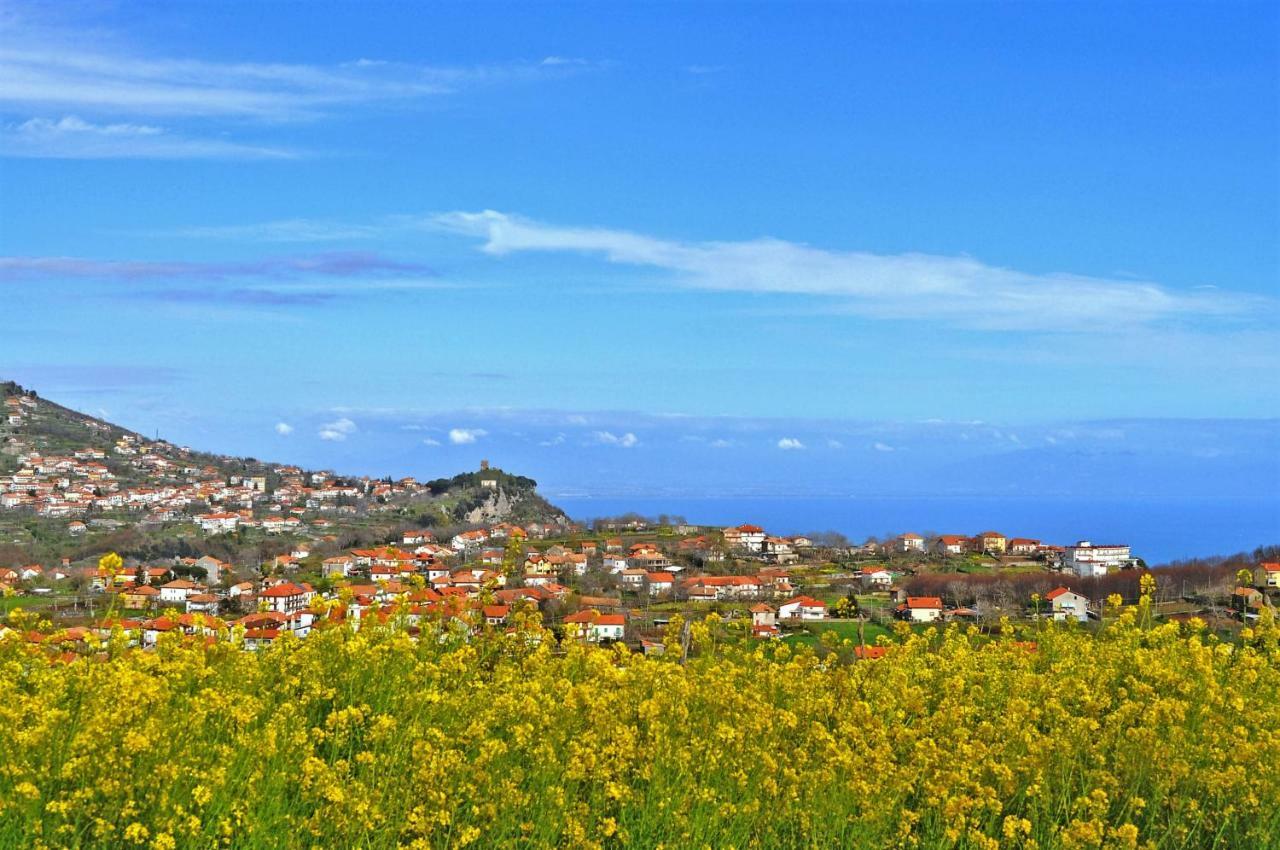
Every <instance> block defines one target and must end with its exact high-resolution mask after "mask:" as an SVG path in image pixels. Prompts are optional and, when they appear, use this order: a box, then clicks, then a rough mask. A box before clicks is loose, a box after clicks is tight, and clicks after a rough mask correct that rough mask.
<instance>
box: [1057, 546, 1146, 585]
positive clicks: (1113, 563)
mask: <svg viewBox="0 0 1280 850" xmlns="http://www.w3.org/2000/svg"><path fill="white" fill-rule="evenodd" d="M1063 564H1064V565H1065V566H1066V568H1067V569H1069V570H1071V571H1072V572H1074V573H1075V574H1076V575H1078V576H1080V577H1081V578H1090V577H1093V576H1105V575H1106V574H1107V572H1108V571H1109V570H1115V569H1121V568H1123V567H1131V566H1134V565H1135V562H1134V559H1133V556H1132V555H1131V554H1130V553H1129V547H1128V546H1123V545H1120V544H1109V545H1094V544H1093V543H1090V542H1089V541H1088V540H1081V541H1080V542H1078V543H1076V545H1074V546H1068V547H1067V549H1066V556H1065V557H1064V559H1063Z"/></svg>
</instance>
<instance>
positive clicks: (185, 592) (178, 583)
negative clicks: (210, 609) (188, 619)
mask: <svg viewBox="0 0 1280 850" xmlns="http://www.w3.org/2000/svg"><path fill="white" fill-rule="evenodd" d="M204 591H205V589H204V587H202V586H201V585H198V584H196V583H195V582H194V581H187V580H186V579H183V578H179V579H174V580H173V581H171V582H169V583H167V584H162V585H160V601H161V602H172V603H185V602H186V601H187V598H188V597H191V596H195V595H196V594H198V593H204Z"/></svg>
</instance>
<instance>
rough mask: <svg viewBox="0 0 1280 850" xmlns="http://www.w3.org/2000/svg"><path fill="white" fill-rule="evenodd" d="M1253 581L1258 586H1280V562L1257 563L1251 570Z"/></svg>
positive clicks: (1271, 587) (1273, 587)
mask: <svg viewBox="0 0 1280 850" xmlns="http://www.w3.org/2000/svg"><path fill="white" fill-rule="evenodd" d="M1253 583H1254V584H1256V585H1257V586H1258V587H1264V588H1270V589H1275V588H1280V563H1266V564H1258V567H1257V569H1255V570H1254V571H1253Z"/></svg>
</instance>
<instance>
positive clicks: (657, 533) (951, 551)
mask: <svg viewBox="0 0 1280 850" xmlns="http://www.w3.org/2000/svg"><path fill="white" fill-rule="evenodd" d="M600 525H601V526H602V527H612V526H611V525H610V524H608V523H604V524H600ZM203 533H205V534H208V535H218V534H226V533H229V531H227V530H223V529H219V528H209V529H205V530H204V531H203ZM547 535H548V532H547V530H546V529H541V528H539V529H535V530H533V531H531V530H530V529H527V528H525V527H522V526H519V525H515V524H512V523H495V524H492V525H488V526H483V527H480V528H473V529H467V530H465V531H461V532H458V533H457V534H455V535H453V536H452V537H450V538H448V539H437V537H436V535H435V533H434V532H432V531H431V530H428V529H404V530H402V531H401V532H400V533H399V534H397V535H396V538H395V539H394V540H389V541H386V542H385V543H384V544H383V545H379V546H374V547H368V548H351V549H345V550H341V551H328V550H326V549H325V546H324V543H323V541H318V542H320V545H319V546H316V547H312V546H311V545H309V544H306V543H300V544H298V548H296V549H294V550H293V551H291V552H290V553H288V554H283V555H280V556H277V557H275V558H273V559H271V560H270V561H268V562H265V563H258V564H233V563H228V562H225V561H222V560H220V559H218V558H216V557H212V556H202V557H199V558H177V559H171V560H169V561H150V562H145V563H144V562H138V561H136V560H135V559H124V558H120V557H119V556H117V555H113V554H111V553H107V554H105V555H104V556H103V557H101V558H100V559H98V561H96V562H93V561H90V562H89V563H72V562H70V560H66V561H64V562H62V563H59V564H53V565H47V564H18V565H13V566H6V567H2V568H0V592H2V593H3V594H5V596H6V597H8V598H10V599H11V600H21V599H23V598H29V600H30V602H31V603H35V604H36V606H37V607H38V606H39V605H40V603H41V602H44V601H46V600H47V599H49V598H56V596H57V594H58V593H59V590H60V589H65V588H68V587H77V588H80V589H81V591H82V593H81V594H80V595H79V596H77V597H76V601H75V602H74V603H73V604H71V605H65V604H64V607H63V608H62V610H61V612H59V611H58V610H57V609H56V608H48V609H47V613H48V614H49V616H56V617H59V618H60V622H61V624H63V625H66V626H71V627H79V628H81V629H89V630H97V631H99V632H102V633H104V634H105V633H107V632H109V631H110V630H111V629H112V628H114V627H117V626H118V627H120V628H123V629H125V630H126V631H127V632H129V633H130V634H132V635H134V636H135V640H136V641H137V642H138V643H139V644H140V645H142V646H151V645H154V643H155V642H156V641H157V640H158V639H159V637H160V636H161V635H163V634H165V633H168V632H182V633H186V634H198V635H206V636H211V637H212V636H216V635H223V636H228V637H230V636H232V635H235V636H237V637H236V639H237V640H240V641H242V642H243V645H244V647H245V648H247V649H256V648H260V647H262V646H264V645H267V644H270V643H271V642H273V641H275V640H278V639H280V638H281V637H283V636H285V635H290V636H293V637H298V638H302V637H306V636H307V634H308V633H309V632H310V631H311V630H312V629H313V628H316V627H318V626H321V625H327V624H333V623H335V622H348V623H352V624H355V623H359V622H360V621H361V620H363V619H365V618H368V617H376V618H379V619H382V620H385V619H387V618H389V617H393V616H394V617H402V618H403V622H404V623H405V624H406V625H407V626H408V627H409V628H413V629H416V628H417V627H418V626H419V624H420V622H421V621H423V620H426V619H432V620H435V621H445V622H448V623H452V624H456V627H457V628H459V629H461V630H475V629H484V628H503V629H511V628H516V627H517V626H518V624H519V623H521V622H528V621H529V617H530V616H536V618H537V621H539V622H542V623H544V624H547V625H551V626H552V627H553V628H556V629H557V630H558V631H559V632H560V633H561V634H562V635H563V636H564V637H565V638H566V639H577V640H583V641H587V642H591V643H608V642H615V641H627V642H629V643H632V644H634V645H635V647H636V648H638V649H644V650H646V651H654V650H659V651H660V649H661V646H662V644H661V636H662V633H663V629H664V627H665V626H667V625H668V624H669V623H670V622H671V620H672V619H673V617H675V616H677V615H678V616H680V617H682V618H686V619H694V618H698V617H703V616H706V615H708V614H710V613H712V612H715V613H717V615H719V616H722V617H727V618H729V619H730V620H733V619H737V620H739V621H740V622H741V623H742V628H743V631H744V634H749V635H750V636H751V637H753V638H758V639H783V638H787V637H794V636H799V637H804V636H806V635H811V634H812V628H813V627H814V626H815V625H816V624H836V623H848V622H862V623H873V624H885V623H888V622H891V621H893V620H901V621H905V622H907V623H911V624H928V623H934V622H948V621H952V620H956V621H962V622H963V621H968V622H972V623H982V622H991V621H992V620H993V619H996V618H999V617H1008V616H1011V615H1012V616H1023V617H1029V618H1034V617H1048V618H1052V619H1054V620H1068V619H1070V620H1074V621H1077V622H1080V623H1088V622H1090V621H1091V620H1095V621H1096V620H1100V619H1101V618H1102V617H1103V616H1104V606H1105V601H1104V599H1105V597H1103V596H1102V594H1101V592H1100V590H1099V588H1101V587H1102V585H1101V584H1100V580H1105V579H1106V578H1107V577H1108V576H1111V577H1112V578H1119V577H1120V576H1121V574H1124V573H1129V574H1133V575H1136V574H1137V573H1139V572H1144V571H1141V570H1137V569H1136V568H1135V560H1134V559H1133V558H1132V557H1131V555H1130V553H1129V551H1128V547H1125V546H1120V545H1107V546H1099V545H1095V544H1091V543H1089V542H1087V541H1081V542H1079V543H1076V544H1074V545H1070V546H1065V547H1057V546H1046V545H1042V544H1040V543H1038V542H1036V541H1031V540H1025V539H1022V538H1006V537H1004V536H1003V535H1000V534H998V533H996V532H991V531H985V532H981V533H979V534H975V535H972V536H967V537H960V536H958V535H940V536H938V537H936V538H935V539H932V540H925V539H923V538H921V537H920V536H918V535H914V534H903V535H901V536H899V537H897V538H895V539H893V540H891V541H887V542H885V543H882V544H865V545H862V546H858V547H852V548H850V549H847V550H843V551H832V550H830V549H829V548H823V547H818V546H815V543H814V541H813V540H811V539H810V538H808V537H804V536H790V537H781V536H775V535H771V534H769V533H767V532H766V531H765V529H763V528H762V527H761V526H758V525H751V524H743V525H739V526H733V527H728V528H715V529H713V528H705V527H697V526H689V525H681V526H679V527H672V526H657V527H653V526H648V525H647V524H646V523H640V522H634V521H633V522H631V523H630V524H629V527H628V528H627V530H626V531H625V532H620V533H616V534H613V533H610V532H607V531H606V532H605V533H604V534H600V533H597V532H595V531H589V530H587V529H586V528H583V527H580V526H575V527H570V528H567V529H560V530H558V531H557V536H555V537H554V538H550V537H548V536H547ZM957 540H961V541H963V544H962V545H963V549H962V550H961V551H960V552H956V551H955V547H956V545H957ZM1015 547H1016V548H1017V549H1018V550H1019V551H1018V552H1016V553H1015V552H1013V551H1011V549H1013V548H1015ZM957 556H959V557H962V558H965V559H966V562H967V563H970V564H975V565H976V564H981V563H988V564H990V567H989V569H990V570H1001V569H1005V570H1016V571H1017V573H1016V574H1017V575H1020V576H1024V577H1026V576H1030V577H1034V578H1036V579H1037V580H1038V581H1039V584H1040V585H1042V586H1044V587H1045V588H1046V589H1045V590H1044V591H1042V592H1036V593H1033V594H1030V595H1029V596H1028V597H1027V598H1026V599H1024V600H1019V601H1016V602H1015V603H1014V604H1013V605H1012V606H1010V605H1002V604H999V603H998V602H996V601H994V600H992V599H986V598H983V597H982V596H981V594H980V593H976V592H974V593H966V591H964V590H957V589H954V588H953V589H952V591H951V593H950V594H944V595H937V594H930V593H915V592H913V591H912V589H911V588H912V581H913V579H915V578H916V577H919V576H924V575H930V574H932V575H939V573H936V572H932V571H935V570H937V569H938V568H939V567H941V566H942V565H943V564H945V563H946V562H945V561H944V560H942V559H945V558H952V559H954V558H955V557H957ZM926 558H928V559H933V560H923V559H926ZM955 575H956V576H962V575H963V574H961V573H956V574H955ZM1250 578H1251V581H1250V582H1249V583H1248V584H1245V585H1241V586H1239V587H1236V588H1233V589H1232V590H1231V599H1230V601H1229V602H1228V603H1227V604H1225V605H1224V606H1223V614H1224V616H1236V617H1238V618H1239V619H1240V620H1242V621H1247V620H1248V619H1249V618H1250V617H1256V616H1257V615H1258V613H1259V611H1260V610H1261V608H1262V607H1263V606H1266V605H1271V604H1274V601H1275V598H1276V597H1277V594H1278V593H1280V563H1270V562H1268V563H1262V564H1259V565H1257V567H1256V568H1255V570H1254V571H1253V572H1252V573H1251V575H1250ZM1090 588H1092V589H1093V590H1094V592H1093V593H1089V592H1086V591H1088V590H1089V589H1090ZM948 595H949V596H950V598H944V597H945V596H948Z"/></svg>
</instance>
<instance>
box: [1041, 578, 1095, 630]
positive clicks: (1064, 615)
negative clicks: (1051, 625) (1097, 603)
mask: <svg viewBox="0 0 1280 850" xmlns="http://www.w3.org/2000/svg"><path fill="white" fill-rule="evenodd" d="M1044 598H1045V600H1046V601H1048V602H1049V603H1050V604H1051V605H1052V606H1053V619H1055V620H1059V621H1061V620H1067V619H1072V620H1079V621H1080V622H1082V623H1083V622H1085V621H1086V620H1088V619H1089V611H1088V606H1089V600H1088V599H1086V598H1085V597H1083V596H1081V595H1080V594H1078V593H1076V592H1074V591H1073V590H1071V589H1070V588H1067V587H1058V588H1054V589H1053V590H1051V591H1049V592H1048V593H1046V594H1045V595H1044Z"/></svg>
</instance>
